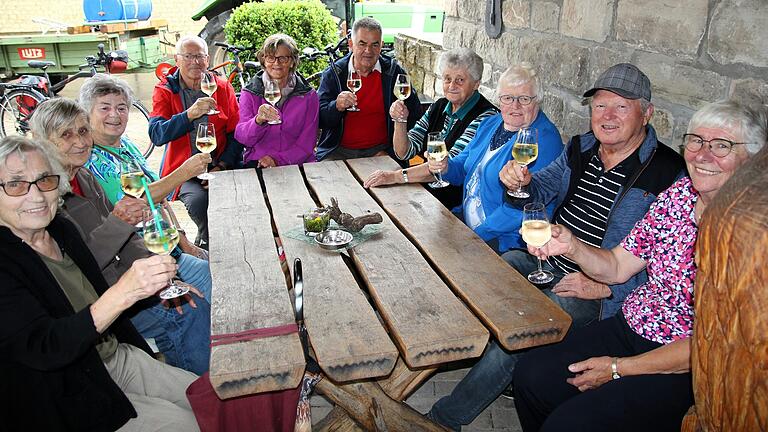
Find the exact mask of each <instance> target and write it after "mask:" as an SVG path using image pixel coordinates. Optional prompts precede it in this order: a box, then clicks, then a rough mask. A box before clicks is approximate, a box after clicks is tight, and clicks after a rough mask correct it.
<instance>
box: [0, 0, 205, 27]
mask: <svg viewBox="0 0 768 432" xmlns="http://www.w3.org/2000/svg"><path fill="white" fill-rule="evenodd" d="M202 2H203V0H154V1H153V2H152V18H156V19H165V20H168V27H169V30H170V31H175V32H180V33H181V34H186V33H193V34H197V33H199V32H200V30H202V29H203V27H204V26H205V22H206V20H205V18H203V19H201V20H200V21H192V18H190V17H191V16H192V11H193V10H194V9H195V8H196V7H197V6H198V3H199V4H202ZM0 7H1V8H2V11H3V12H2V13H0V34H8V33H38V32H40V26H39V25H38V24H35V23H34V22H32V18H38V17H39V18H47V19H50V20H54V21H58V22H62V23H65V24H67V25H70V26H74V25H80V24H82V23H83V21H85V14H84V13H83V2H82V0H58V1H56V0H35V1H21V0H0Z"/></svg>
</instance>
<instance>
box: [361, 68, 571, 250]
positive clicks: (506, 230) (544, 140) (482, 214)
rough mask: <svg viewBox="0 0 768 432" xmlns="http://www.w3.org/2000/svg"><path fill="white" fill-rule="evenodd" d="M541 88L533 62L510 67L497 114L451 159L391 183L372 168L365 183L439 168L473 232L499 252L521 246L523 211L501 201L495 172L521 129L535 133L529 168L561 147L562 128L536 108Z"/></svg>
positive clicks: (426, 176) (422, 175)
mask: <svg viewBox="0 0 768 432" xmlns="http://www.w3.org/2000/svg"><path fill="white" fill-rule="evenodd" d="M541 87H542V86H541V81H540V79H539V76H538V73H537V72H536V70H535V69H534V68H533V66H532V65H530V64H528V63H520V64H518V65H514V66H511V67H510V68H508V69H507V70H506V71H504V73H503V74H502V75H501V77H500V78H499V85H498V88H497V89H496V91H497V94H498V95H499V102H500V104H501V113H500V114H496V115H493V116H491V117H488V118H487V119H486V120H485V121H483V122H482V123H481V124H480V126H479V128H478V129H477V133H476V134H475V136H474V137H473V138H472V140H471V141H470V142H469V143H468V144H467V146H466V148H464V150H463V151H461V152H460V153H459V154H457V155H455V156H453V157H452V158H450V159H449V158H446V159H443V160H442V161H440V162H434V161H431V162H430V163H429V164H424V165H421V166H418V167H414V168H409V169H408V170H404V171H403V173H402V175H397V176H393V177H394V179H395V180H394V181H382V178H384V177H387V176H386V175H385V172H382V171H377V172H374V173H373V174H371V176H370V177H369V178H368V179H367V180H366V181H365V183H364V185H365V186H366V187H373V186H378V185H382V184H389V183H393V182H394V183H403V182H406V181H407V182H429V181H431V180H432V179H433V177H432V172H436V171H440V172H442V173H443V179H444V180H447V181H448V182H450V183H451V184H453V185H460V186H461V187H462V189H463V197H462V203H461V205H460V206H459V207H456V208H455V209H454V210H453V211H454V213H456V214H457V215H459V216H460V217H462V218H463V220H464V223H466V224H467V225H468V226H469V227H470V228H472V230H474V231H475V233H477V235H479V236H480V237H481V238H482V239H483V240H485V241H486V243H488V244H489V245H490V246H491V247H493V248H494V250H496V251H497V252H499V253H502V252H505V251H507V250H509V249H512V248H519V247H523V245H524V243H523V242H522V239H521V237H520V233H519V232H518V230H519V229H520V225H521V224H522V211H520V210H517V209H513V208H511V207H510V206H508V205H503V204H504V203H503V196H504V192H505V189H504V186H503V185H502V184H501V182H499V171H501V168H502V167H503V166H504V164H505V163H506V162H507V161H509V160H510V159H511V157H512V146H513V144H514V142H515V138H516V137H517V134H518V131H519V130H520V129H522V128H536V129H537V130H538V132H539V150H538V152H539V153H538V158H537V159H536V161H535V162H533V163H531V164H530V165H528V167H529V168H530V170H531V171H532V172H535V171H538V170H540V169H542V168H544V167H546V166H547V165H549V163H550V162H552V161H553V160H555V158H556V157H557V156H558V155H559V154H560V152H561V151H562V149H563V142H562V140H561V139H560V132H559V131H558V130H557V127H556V126H555V125H554V124H553V123H552V122H551V121H550V120H549V118H547V116H546V115H545V114H544V112H542V111H541V110H540V109H539V102H540V97H541V91H542V88H541ZM397 173H398V174H399V173H400V172H399V171H397Z"/></svg>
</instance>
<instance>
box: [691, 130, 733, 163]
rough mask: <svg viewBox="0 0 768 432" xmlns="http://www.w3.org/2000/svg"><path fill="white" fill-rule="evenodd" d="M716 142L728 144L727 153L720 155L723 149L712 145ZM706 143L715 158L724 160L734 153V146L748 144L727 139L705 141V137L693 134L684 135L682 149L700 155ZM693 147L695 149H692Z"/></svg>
mask: <svg viewBox="0 0 768 432" xmlns="http://www.w3.org/2000/svg"><path fill="white" fill-rule="evenodd" d="M691 137H692V138H696V139H698V142H696V141H691V140H690V138H691ZM715 141H720V142H723V143H727V144H728V147H727V151H726V152H725V153H723V154H718V153H722V151H721V150H719V149H721V148H723V147H714V146H713V145H712V143H713V142H715ZM704 143H706V144H707V146H709V152H710V153H712V155H713V156H715V157H719V158H724V157H726V156H728V155H729V154H730V153H731V152H732V151H733V146H735V145H744V144H747V143H743V142H734V141H731V140H729V139H725V138H712V139H708V140H707V139H704V137H702V136H700V135H697V134H692V133H686V134H683V144H682V147H683V148H685V149H686V150H688V151H689V152H691V153H698V152H699V151H701V149H702V148H704ZM692 146H693V147H695V148H691V147H692Z"/></svg>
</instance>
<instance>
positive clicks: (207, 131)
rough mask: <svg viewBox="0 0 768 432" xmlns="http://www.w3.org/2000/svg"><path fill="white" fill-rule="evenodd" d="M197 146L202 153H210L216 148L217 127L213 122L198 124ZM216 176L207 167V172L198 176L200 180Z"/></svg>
mask: <svg viewBox="0 0 768 432" xmlns="http://www.w3.org/2000/svg"><path fill="white" fill-rule="evenodd" d="M195 147H197V149H198V150H200V151H201V152H202V153H208V154H210V153H211V152H212V151H214V150H215V149H216V128H214V127H213V123H200V124H199V125H197V136H196V138H195ZM213 177H214V175H213V174H211V173H209V172H208V167H207V166H206V167H205V172H204V173H202V174H200V175H199V176H197V178H199V179H200V180H210V179H212V178H213Z"/></svg>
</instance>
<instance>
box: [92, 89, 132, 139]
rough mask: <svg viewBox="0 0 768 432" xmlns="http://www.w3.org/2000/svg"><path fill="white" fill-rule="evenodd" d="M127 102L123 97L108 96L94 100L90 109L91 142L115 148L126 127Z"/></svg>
mask: <svg viewBox="0 0 768 432" xmlns="http://www.w3.org/2000/svg"><path fill="white" fill-rule="evenodd" d="M128 110H129V105H128V100H127V99H126V98H125V96H124V95H117V94H108V95H105V96H100V97H98V98H96V100H95V101H94V103H93V108H91V114H90V118H91V122H90V124H91V133H92V134H93V140H94V141H96V142H97V143H99V144H102V145H108V146H116V145H117V144H118V143H119V142H120V137H121V136H122V135H123V133H124V132H125V128H126V127H127V126H128Z"/></svg>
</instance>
